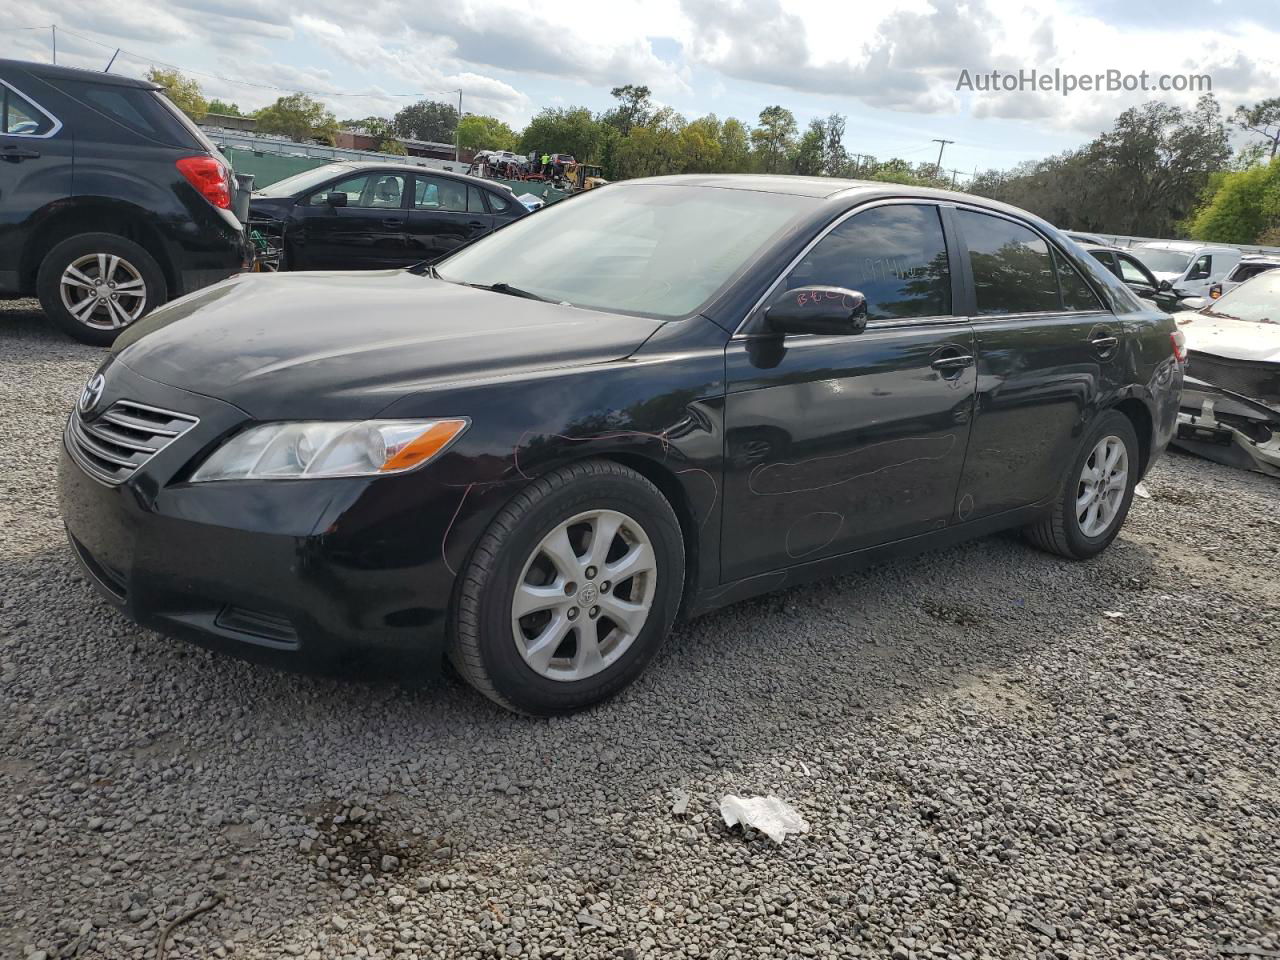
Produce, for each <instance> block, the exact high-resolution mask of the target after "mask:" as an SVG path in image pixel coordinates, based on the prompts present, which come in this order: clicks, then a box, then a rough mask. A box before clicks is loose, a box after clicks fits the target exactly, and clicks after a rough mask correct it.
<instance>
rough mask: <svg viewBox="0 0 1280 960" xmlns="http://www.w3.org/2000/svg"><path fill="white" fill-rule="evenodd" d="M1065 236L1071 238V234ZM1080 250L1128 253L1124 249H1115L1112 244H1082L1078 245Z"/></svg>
mask: <svg viewBox="0 0 1280 960" xmlns="http://www.w3.org/2000/svg"><path fill="white" fill-rule="evenodd" d="M1067 236H1071V234H1067ZM1080 248H1081V249H1082V250H1088V251H1089V252H1090V253H1093V251H1095V250H1105V251H1106V252H1107V253H1128V252H1129V251H1128V250H1126V249H1125V248H1124V247H1117V246H1116V245H1115V244H1113V243H1082V244H1080Z"/></svg>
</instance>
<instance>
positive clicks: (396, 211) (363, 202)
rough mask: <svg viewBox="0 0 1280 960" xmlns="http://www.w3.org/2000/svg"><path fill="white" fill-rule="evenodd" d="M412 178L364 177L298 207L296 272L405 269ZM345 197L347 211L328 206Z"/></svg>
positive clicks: (387, 174) (395, 174) (327, 189)
mask: <svg viewBox="0 0 1280 960" xmlns="http://www.w3.org/2000/svg"><path fill="white" fill-rule="evenodd" d="M408 180H409V176H408V174H405V173H400V172H395V171H372V172H368V173H361V174H359V175H357V176H354V177H348V178H347V179H346V180H340V181H338V182H337V183H333V184H330V185H329V186H327V187H324V188H322V189H320V190H317V191H316V192H315V193H314V194H312V195H311V196H310V197H307V198H306V200H305V201H303V202H302V203H301V204H299V205H298V207H297V208H296V215H297V217H298V218H299V219H300V220H301V223H300V224H299V226H300V227H301V229H300V230H296V228H295V230H296V232H295V233H294V237H293V241H294V242H293V243H292V244H291V245H290V250H289V261H290V264H289V265H290V267H291V268H293V269H295V270H371V269H380V268H384V267H399V266H404V264H405V262H406V260H405V218H406V216H407V211H406V209H405V202H406V200H407V199H408V192H407V190H406V186H407V184H408ZM333 193H337V194H342V195H344V196H345V197H346V198H347V202H346V205H345V206H336V205H334V204H331V203H330V202H329V201H328V197H329V195H330V194H333Z"/></svg>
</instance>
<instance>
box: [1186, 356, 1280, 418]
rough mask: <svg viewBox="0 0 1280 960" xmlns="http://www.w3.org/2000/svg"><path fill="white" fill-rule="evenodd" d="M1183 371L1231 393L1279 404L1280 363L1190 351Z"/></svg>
mask: <svg viewBox="0 0 1280 960" xmlns="http://www.w3.org/2000/svg"><path fill="white" fill-rule="evenodd" d="M1187 373H1188V374H1190V375H1191V376H1193V377H1195V378H1196V379H1197V380H1203V381H1204V382H1205V383H1212V384H1213V385H1214V386H1215V387H1222V388H1223V389H1224V390H1230V391H1231V392H1232V393H1242V394H1244V395H1245V396H1246V397H1250V398H1251V399H1254V400H1261V401H1262V402H1263V403H1266V404H1270V405H1271V406H1273V407H1274V406H1280V364H1275V363H1257V362H1251V361H1248V360H1227V359H1225V358H1223V357H1215V356H1214V355H1213V354H1211V353H1200V352H1199V351H1198V350H1192V351H1191V352H1190V354H1189V356H1188V362H1187Z"/></svg>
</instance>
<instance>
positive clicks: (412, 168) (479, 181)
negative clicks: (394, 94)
mask: <svg viewBox="0 0 1280 960" xmlns="http://www.w3.org/2000/svg"><path fill="white" fill-rule="evenodd" d="M331 166H334V167H337V166H342V167H346V168H347V169H349V170H356V171H363V170H390V171H393V172H395V173H424V174H430V175H431V176H433V177H436V176H440V177H447V178H450V179H453V180H465V181H467V182H468V183H474V184H475V185H476V186H478V187H480V186H483V187H488V188H489V189H490V190H496V191H498V192H499V193H501V192H502V191H503V186H502V184H500V183H494V182H493V181H492V180H486V179H485V178H484V177H473V176H471V175H470V174H467V173H454V172H453V171H452V170H437V169H435V168H434V167H420V166H417V165H416V164H412V163H386V162H382V161H378V160H335V161H334V162H333V163H332V164H331ZM316 169H320V168H319V167H317V168H316Z"/></svg>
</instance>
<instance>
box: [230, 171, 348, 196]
mask: <svg viewBox="0 0 1280 960" xmlns="http://www.w3.org/2000/svg"><path fill="white" fill-rule="evenodd" d="M351 169H353V168H352V166H351V164H349V163H326V164H325V165H324V166H322V167H316V168H315V169H314V170H303V171H302V172H301V173H295V174H294V175H293V176H292V177H285V178H284V179H283V180H277V181H276V182H275V183H272V184H268V185H267V186H265V187H262V188H261V189H258V190H255V191H253V193H254V196H258V197H292V196H295V195H297V194H299V193H306V192H307V191H308V190H309V189H310V188H311V187H318V186H320V184H322V183H324V182H325V181H326V180H331V179H333V178H334V177H340V176H342V174H344V173H346V172H347V171H348V170H351Z"/></svg>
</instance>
